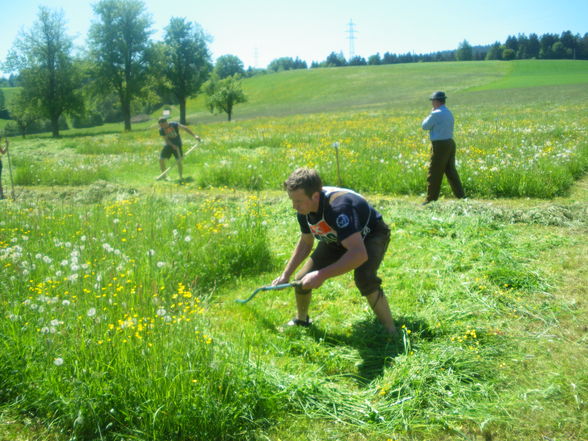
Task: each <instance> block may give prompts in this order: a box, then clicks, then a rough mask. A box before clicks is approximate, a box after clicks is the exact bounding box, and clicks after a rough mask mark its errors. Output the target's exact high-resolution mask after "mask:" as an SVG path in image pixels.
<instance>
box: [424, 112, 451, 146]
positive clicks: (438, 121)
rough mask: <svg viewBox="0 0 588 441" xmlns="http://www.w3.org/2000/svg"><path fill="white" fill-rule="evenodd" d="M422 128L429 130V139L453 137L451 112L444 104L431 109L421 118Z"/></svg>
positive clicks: (439, 139) (440, 139)
mask: <svg viewBox="0 0 588 441" xmlns="http://www.w3.org/2000/svg"><path fill="white" fill-rule="evenodd" d="M422 127H423V130H429V135H430V137H431V141H443V140H445V139H451V138H453V114H452V113H451V112H450V111H449V109H448V108H447V107H445V105H442V106H441V107H439V108H437V109H435V110H433V111H432V112H431V114H430V115H429V116H427V117H426V118H425V119H424V120H423V124H422Z"/></svg>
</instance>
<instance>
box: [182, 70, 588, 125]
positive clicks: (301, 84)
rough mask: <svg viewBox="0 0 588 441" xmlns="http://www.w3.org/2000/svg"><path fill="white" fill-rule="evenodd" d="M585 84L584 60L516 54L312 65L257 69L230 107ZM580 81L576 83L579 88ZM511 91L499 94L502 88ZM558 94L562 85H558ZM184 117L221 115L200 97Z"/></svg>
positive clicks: (293, 110) (397, 104) (393, 101)
mask: <svg viewBox="0 0 588 441" xmlns="http://www.w3.org/2000/svg"><path fill="white" fill-rule="evenodd" d="M587 83H588V61H576V60H521V61H512V62H502V61H480V62H452V63H416V64H397V65H386V66H361V67H345V68H327V69H311V70H306V71H300V70H298V71H287V72H282V73H277V74H267V75H260V76H256V77H253V78H249V79H246V80H244V83H243V84H244V89H245V93H246V94H247V97H248V102H247V103H245V104H241V105H239V106H237V107H236V109H235V117H236V118H237V119H246V118H252V117H259V116H286V115H292V114H303V113H318V112H333V111H338V112H340V111H348V110H368V109H396V110H399V109H409V108H414V106H422V103H423V101H426V97H427V96H428V94H429V93H430V92H432V91H434V90H444V91H445V92H446V93H447V94H448V96H449V97H450V100H451V102H452V104H455V103H457V102H463V103H464V104H467V103H469V102H472V101H475V100H476V99H477V98H478V96H480V95H479V93H480V92H483V91H494V94H492V95H488V94H484V95H483V96H484V97H485V99H491V100H492V99H495V98H497V99H503V98H504V97H505V96H506V97H512V96H513V93H514V96H515V97H516V98H517V99H521V100H527V99H528V98H527V97H529V96H535V94H536V92H534V93H533V92H529V91H528V90H527V91H525V90H519V89H529V88H537V87H542V88H543V89H544V91H541V93H544V92H550V91H549V90H548V89H549V88H553V87H557V88H560V87H562V86H570V87H569V88H568V90H572V91H573V92H571V94H570V95H572V96H576V95H577V92H576V90H581V88H580V87H579V86H580V85H585V84H587ZM582 87H583V86H582ZM509 89H517V90H516V91H512V90H511V91H510V92H508V93H505V91H506V90H509ZM564 92H565V91H564ZM188 114H189V116H190V120H191V121H198V122H209V121H222V120H224V118H225V117H224V115H217V116H211V115H210V113H209V112H208V111H207V110H206V109H205V106H204V97H203V96H200V97H198V98H196V99H194V100H191V101H190V102H189V105H188Z"/></svg>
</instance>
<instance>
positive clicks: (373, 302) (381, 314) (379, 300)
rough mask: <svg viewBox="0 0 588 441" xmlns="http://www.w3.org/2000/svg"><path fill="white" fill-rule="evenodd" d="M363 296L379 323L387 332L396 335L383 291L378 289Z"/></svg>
mask: <svg viewBox="0 0 588 441" xmlns="http://www.w3.org/2000/svg"><path fill="white" fill-rule="evenodd" d="M365 298H366V299H367V301H368V304H369V305H370V307H371V308H372V311H374V314H376V317H377V318H378V320H379V321H380V323H382V325H383V326H384V328H386V331H387V332H388V334H390V335H392V336H394V337H396V336H398V331H397V330H396V326H394V320H393V319H392V313H391V312H390V305H389V304H388V299H386V296H385V295H384V292H383V291H381V290H378V291H375V292H373V293H371V294H369V295H367V296H365Z"/></svg>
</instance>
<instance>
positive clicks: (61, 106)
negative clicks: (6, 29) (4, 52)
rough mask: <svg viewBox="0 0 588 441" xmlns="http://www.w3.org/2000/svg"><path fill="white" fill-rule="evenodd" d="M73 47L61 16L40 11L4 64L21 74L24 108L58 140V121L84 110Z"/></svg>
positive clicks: (48, 11) (46, 9)
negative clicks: (31, 109)
mask: <svg viewBox="0 0 588 441" xmlns="http://www.w3.org/2000/svg"><path fill="white" fill-rule="evenodd" d="M72 47H73V43H72V39H71V38H70V37H68V36H67V35H66V34H65V20H64V16H63V12H62V11H58V12H53V11H51V10H49V9H48V8H45V7H40V8H39V13H38V18H37V21H36V22H35V23H34V24H33V26H32V28H31V30H30V31H29V32H23V33H22V34H21V35H20V36H19V37H18V38H17V40H16V42H15V44H14V47H13V49H12V50H11V51H10V53H9V54H8V58H7V62H6V66H7V67H8V68H9V69H10V70H11V71H19V73H20V84H21V86H22V87H23V97H22V101H23V104H24V103H26V105H27V107H33V106H34V107H35V108H36V109H38V113H39V115H40V116H42V117H45V118H47V119H49V121H50V122H51V132H52V134H53V136H54V137H58V136H59V129H60V124H59V120H60V117H61V116H62V115H63V114H64V113H72V114H75V113H77V112H79V111H80V110H81V108H82V107H83V102H82V99H81V94H80V93H79V90H80V88H81V78H80V75H79V69H78V68H77V67H76V64H75V62H74V59H73V57H72V55H71V51H72ZM11 113H12V112H11Z"/></svg>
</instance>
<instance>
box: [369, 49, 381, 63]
mask: <svg viewBox="0 0 588 441" xmlns="http://www.w3.org/2000/svg"><path fill="white" fill-rule="evenodd" d="M368 64H369V65H370V66H378V65H380V64H382V57H380V53H379V52H378V53H377V54H375V55H370V56H369V57H368Z"/></svg>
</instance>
